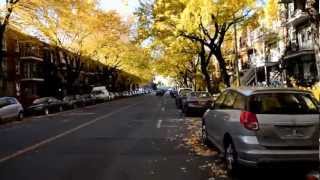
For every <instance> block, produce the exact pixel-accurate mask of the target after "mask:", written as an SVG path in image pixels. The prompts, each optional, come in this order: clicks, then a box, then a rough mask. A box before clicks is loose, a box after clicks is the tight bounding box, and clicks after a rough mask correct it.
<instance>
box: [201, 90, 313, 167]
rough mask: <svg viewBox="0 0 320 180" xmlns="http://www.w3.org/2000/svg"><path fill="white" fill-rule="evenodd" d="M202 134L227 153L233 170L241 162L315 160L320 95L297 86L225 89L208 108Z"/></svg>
mask: <svg viewBox="0 0 320 180" xmlns="http://www.w3.org/2000/svg"><path fill="white" fill-rule="evenodd" d="M202 139H203V141H204V143H205V144H210V143H211V142H212V143H213V144H214V145H215V146H216V147H217V148H218V149H219V150H220V151H221V152H223V153H224V157H225V160H226V165H227V168H228V170H229V172H230V173H234V172H236V171H237V170H238V168H239V167H240V166H242V165H246V166H251V167H252V166H253V167H261V166H264V165H267V166H270V165H272V166H271V167H274V165H292V164H294V165H306V164H308V165H310V164H312V165H315V166H316V165H318V163H319V144H318V139H319V111H318V107H317V101H316V100H315V98H314V97H313V96H312V94H311V93H310V92H308V91H302V90H297V89H288V88H277V89H275V88H262V89H259V88H257V89H253V88H252V89H249V88H248V89H227V90H226V91H224V92H223V93H222V94H221V95H220V96H219V97H218V98H217V100H216V101H215V103H214V105H213V107H212V108H211V109H210V110H208V111H207V112H206V113H205V114H204V116H203V121H202ZM289 162H290V163H289ZM287 163H289V164H287Z"/></svg>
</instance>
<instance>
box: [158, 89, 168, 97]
mask: <svg viewBox="0 0 320 180" xmlns="http://www.w3.org/2000/svg"><path fill="white" fill-rule="evenodd" d="M165 92H166V91H165V90H163V89H159V90H157V91H156V96H163V95H164V93H165Z"/></svg>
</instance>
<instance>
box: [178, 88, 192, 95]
mask: <svg viewBox="0 0 320 180" xmlns="http://www.w3.org/2000/svg"><path fill="white" fill-rule="evenodd" d="M190 92H192V90H191V89H183V90H181V91H180V96H186V95H187V94H188V93H190Z"/></svg>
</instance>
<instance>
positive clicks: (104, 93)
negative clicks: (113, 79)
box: [91, 86, 111, 101]
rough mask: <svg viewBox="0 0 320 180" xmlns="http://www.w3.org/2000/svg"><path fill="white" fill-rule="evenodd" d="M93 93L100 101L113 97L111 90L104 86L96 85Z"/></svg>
mask: <svg viewBox="0 0 320 180" xmlns="http://www.w3.org/2000/svg"><path fill="white" fill-rule="evenodd" d="M91 94H92V95H93V96H94V97H95V98H96V99H97V100H98V101H109V100H110V99H111V97H110V93H109V91H108V90H107V89H106V87H104V86H99V87H94V88H93V89H92V91H91Z"/></svg>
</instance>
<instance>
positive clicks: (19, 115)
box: [18, 112, 24, 121]
mask: <svg viewBox="0 0 320 180" xmlns="http://www.w3.org/2000/svg"><path fill="white" fill-rule="evenodd" d="M23 117H24V115H23V112H19V114H18V121H22V120H23Z"/></svg>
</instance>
